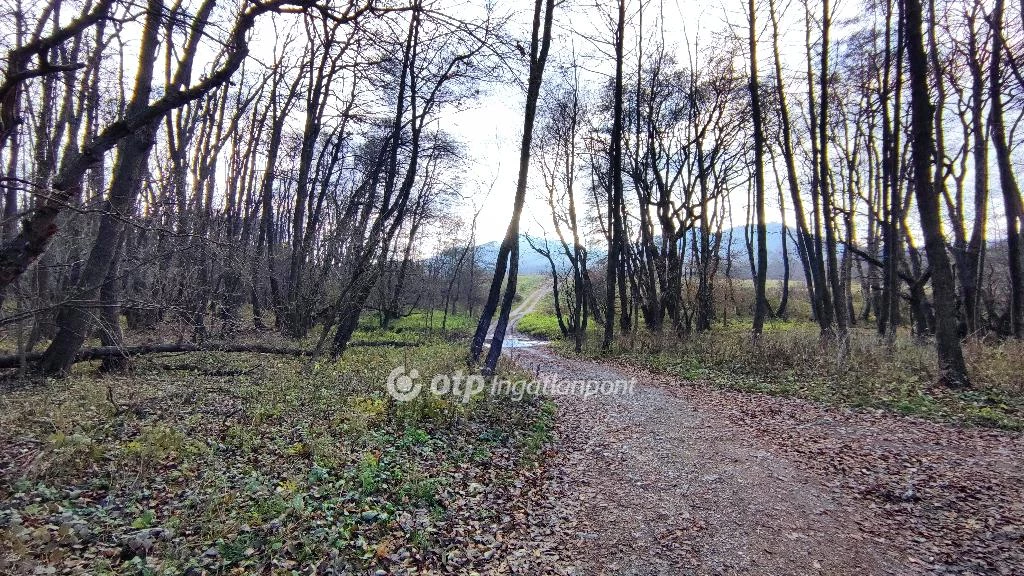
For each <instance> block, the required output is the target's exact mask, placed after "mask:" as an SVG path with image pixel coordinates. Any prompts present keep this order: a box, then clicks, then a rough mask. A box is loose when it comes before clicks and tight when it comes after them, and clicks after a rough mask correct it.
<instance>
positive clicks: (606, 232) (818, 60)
mask: <svg viewBox="0 0 1024 576" xmlns="http://www.w3.org/2000/svg"><path fill="white" fill-rule="evenodd" d="M845 8H846V9H847V11H846V12H845V13H846V14H850V13H855V16H852V17H851V16H845V17H841V15H840V14H839V13H838V12H837V10H836V7H835V6H834V5H833V3H831V2H830V1H829V0H822V1H821V2H807V1H805V2H801V3H794V2H789V3H784V2H780V1H779V0H765V1H755V0H748V1H747V2H744V3H736V4H735V5H727V6H726V7H725V12H724V13H723V14H724V16H723V18H724V19H725V20H727V21H728V22H729V25H728V26H727V27H726V29H725V30H723V31H722V32H721V33H718V34H710V35H707V34H700V33H699V31H698V33H693V32H691V33H690V34H687V33H686V31H685V30H683V31H682V33H681V32H680V30H679V28H678V27H674V26H673V25H672V24H671V23H669V22H667V21H666V19H665V18H664V17H663V16H662V15H663V14H664V13H665V12H666V10H665V7H664V6H659V5H656V4H648V3H631V2H628V1H626V0H619V1H618V2H616V3H614V5H613V6H610V7H604V6H602V7H597V8H595V9H594V10H596V12H597V13H598V14H599V15H600V17H601V22H602V24H603V25H604V28H602V29H601V31H600V33H598V34H593V33H588V34H577V35H576V36H575V37H574V38H572V42H573V46H575V45H576V44H577V43H578V44H580V45H588V44H589V45H590V46H592V47H593V48H592V53H594V54H598V55H600V57H602V58H603V61H604V63H605V64H604V68H603V70H604V72H603V74H602V75H599V79H598V80H597V81H596V82H595V81H594V80H593V78H594V74H593V73H592V72H591V71H592V70H593V69H594V68H595V65H594V63H593V62H592V61H589V60H588V61H585V62H581V61H580V57H579V56H578V54H577V52H576V51H575V49H574V50H573V51H572V52H567V51H562V56H563V57H562V62H561V64H562V65H561V67H560V69H559V71H557V72H556V73H554V74H552V75H551V77H550V78H549V79H548V83H547V85H546V90H545V93H544V97H543V98H542V102H541V112H540V115H541V120H540V123H539V127H538V130H539V137H538V140H539V145H538V146H537V149H536V151H535V152H536V153H535V155H534V157H533V163H534V165H535V166H536V168H537V170H538V171H539V172H540V175H539V176H538V177H537V178H538V179H539V180H540V185H539V186H540V188H542V191H541V192H540V197H541V199H542V201H543V202H544V203H545V204H547V206H548V207H549V209H550V210H549V212H550V213H549V215H548V216H547V217H546V220H547V222H546V226H547V230H548V231H549V232H550V233H551V234H553V235H554V236H555V237H557V239H558V241H557V242H556V243H555V248H553V249H552V248H551V247H550V246H548V247H547V248H543V247H538V250H539V251H540V252H541V253H542V254H544V255H545V256H549V257H550V252H551V250H554V251H555V253H556V254H557V255H558V257H559V259H560V260H561V261H562V262H565V264H564V265H562V266H561V268H562V270H561V272H556V273H555V274H554V280H555V294H556V300H559V302H557V307H556V312H557V314H558V316H559V325H560V326H561V327H562V330H563V332H564V334H565V335H566V336H568V337H572V338H574V339H575V343H576V348H577V350H580V349H581V347H582V343H583V340H584V335H585V334H586V331H587V325H588V322H593V323H596V324H598V325H599V326H600V329H601V332H602V333H603V335H602V347H603V348H604V349H605V350H607V349H609V348H610V347H611V346H612V345H613V342H614V339H615V336H616V334H617V333H631V332H634V331H636V330H638V329H641V328H643V329H646V330H651V331H654V332H662V331H666V332H668V333H675V334H677V335H679V336H682V337H686V335H688V334H691V333H694V332H704V331H708V330H711V329H712V326H713V324H714V322H715V321H716V320H719V319H721V320H723V321H724V320H725V318H724V317H723V316H724V315H726V312H725V310H724V306H723V305H722V300H723V297H722V295H721V294H722V292H724V290H722V289H723V288H725V287H726V286H723V285H724V284H726V285H728V286H732V283H731V281H730V279H731V278H732V277H733V276H735V275H736V270H735V267H736V266H749V277H750V278H752V280H753V291H754V295H753V299H752V300H753V301H752V304H751V306H750V309H749V315H750V317H751V319H752V335H753V338H754V340H755V341H757V340H758V338H759V337H760V335H761V333H762V331H763V329H764V325H765V321H766V319H767V318H769V317H777V318H787V317H788V316H789V315H790V312H789V310H790V308H791V306H792V303H793V302H794V300H793V299H792V298H791V295H790V292H791V285H792V288H793V292H794V294H795V293H796V288H797V287H799V288H801V290H800V292H801V294H802V295H804V296H802V297H806V299H807V302H808V304H809V308H810V314H809V316H810V318H811V319H813V321H814V322H816V323H817V325H818V326H819V328H820V331H821V334H822V339H823V342H824V343H835V344H836V345H838V346H840V348H841V349H844V348H845V347H846V346H848V342H849V334H850V331H851V330H852V328H853V327H854V326H855V325H856V324H858V323H861V324H868V325H873V326H874V329H875V330H876V331H877V333H878V335H879V337H880V338H881V339H882V340H883V341H887V342H889V343H892V342H893V341H894V339H895V337H896V334H897V331H898V330H899V329H900V327H906V326H909V327H910V329H911V331H912V332H913V334H914V335H915V336H916V337H917V338H918V339H919V340H922V341H923V340H926V339H931V338H934V340H935V343H936V346H937V352H938V357H939V361H940V369H941V374H942V380H943V381H944V382H945V383H946V384H948V385H950V386H953V387H961V386H968V385H969V379H968V375H967V369H966V366H965V362H964V359H963V353H962V350H961V340H962V339H964V338H967V337H971V338H986V337H996V338H1003V337H1013V338H1020V337H1021V335H1022V324H1021V323H1022V318H1024V316H1022V314H1024V309H1022V308H1021V303H1022V296H1024V292H1022V290H1024V285H1022V276H1021V248H1020V232H1021V217H1022V214H1024V212H1022V202H1021V194H1020V186H1019V183H1018V180H1017V176H1016V171H1017V167H1019V166H1020V151H1019V138H1016V137H1015V134H1016V132H1017V130H1016V128H1017V126H1018V125H1019V123H1020V119H1021V117H1022V115H1021V113H1022V108H1021V100H1020V99H1021V88H1022V86H1024V85H1022V79H1024V77H1022V76H1021V74H1020V70H1021V64H1022V57H1021V54H1022V52H1021V48H1022V46H1021V38H1024V35H1022V33H1021V32H1022V24H1024V21H1022V15H1024V6H1011V5H1008V4H1007V3H1006V2H1005V1H1003V0H998V1H993V2H986V1H975V0H955V1H941V0H931V1H929V2H927V3H926V4H922V2H920V1H918V0H891V1H890V0H878V1H870V2H860V3H857V5H856V6H855V7H853V10H852V11H851V10H850V7H849V6H846V7H845ZM563 17H567V16H563ZM709 36H710V38H709ZM796 38H799V39H800V40H802V43H801V44H802V46H800V47H799V48H798V49H794V46H793V44H794V39H796ZM681 59H683V60H684V61H680V60H681ZM582 78H589V79H590V81H589V84H588V81H587V80H582ZM744 196H745V201H744V200H743V199H744ZM769 202H770V203H772V204H774V206H776V207H778V212H777V214H778V215H779V217H781V219H782V238H781V241H782V255H781V257H782V259H783V268H784V275H783V279H782V286H781V297H779V298H778V299H777V300H776V299H774V298H772V299H769V297H768V294H767V290H766V286H767V278H766V272H767V270H768V267H769V261H768V253H767V245H768V240H767V237H766V230H767V224H768V222H767V218H768V217H767V213H766V205H767V204H768V203H769ZM1000 213H1002V214H1003V215H1005V218H1002V217H997V216H994V215H998V214H1000ZM733 222H739V223H741V227H742V230H743V236H744V238H742V239H739V242H740V243H741V245H742V246H743V247H744V248H745V249H741V250H734V248H733V246H734V239H733V238H732V237H731V236H732V234H733V233H734V230H735V228H734V227H733V226H731V224H732V223H733ZM744 223H745V224H744ZM509 232H510V234H512V233H513V232H514V230H513V227H510V228H509ZM592 233H596V235H597V237H598V238H603V240H602V241H600V242H598V243H597V245H598V246H600V247H606V252H605V253H604V254H599V255H597V256H596V257H595V256H592V255H588V252H587V247H588V246H590V247H591V248H593V247H594V243H588V242H586V241H585V240H583V239H584V238H586V237H587V235H588V234H592ZM510 238H511V236H509V237H507V238H506V242H509V243H510V242H511V240H510ZM744 259H746V263H744V262H743V260H744ZM552 267H553V269H554V268H555V262H554V261H553V260H552ZM798 275H802V278H798V277H797V276H798ZM716 291H717V293H718V295H717V296H716ZM770 300H771V301H770ZM744 312H747V311H744Z"/></svg>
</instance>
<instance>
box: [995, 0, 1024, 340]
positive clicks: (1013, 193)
mask: <svg viewBox="0 0 1024 576" xmlns="http://www.w3.org/2000/svg"><path fill="white" fill-rule="evenodd" d="M995 2H996V3H995V8H994V9H993V11H992V16H991V19H992V64H991V66H992V68H991V70H990V71H989V74H990V76H989V78H990V83H989V106H990V108H989V122H990V123H991V125H992V145H993V147H994V148H995V151H996V165H997V166H998V167H999V184H1000V188H1002V191H1003V205H1004V207H1005V212H1006V254H1007V258H1008V259H1009V270H1010V334H1011V335H1012V336H1013V337H1014V338H1018V339H1020V338H1022V337H1024V271H1022V269H1021V268H1022V266H1021V238H1020V236H1021V223H1022V219H1024V204H1022V202H1021V197H1020V185H1019V184H1018V183H1017V178H1016V176H1015V175H1014V172H1013V161H1012V159H1011V148H1010V144H1009V141H1008V139H1007V135H1006V125H1005V122H1004V120H1003V85H1002V76H1001V75H1002V72H1001V68H1002V59H1003V51H1004V50H1005V46H1004V42H1003V4H1004V0H995Z"/></svg>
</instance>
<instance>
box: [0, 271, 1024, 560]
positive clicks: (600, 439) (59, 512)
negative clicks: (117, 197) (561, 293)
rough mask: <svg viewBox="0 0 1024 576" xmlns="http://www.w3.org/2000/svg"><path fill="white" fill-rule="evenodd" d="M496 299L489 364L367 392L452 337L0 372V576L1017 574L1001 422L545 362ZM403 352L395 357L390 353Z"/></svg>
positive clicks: (1020, 551)
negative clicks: (546, 390)
mask: <svg viewBox="0 0 1024 576" xmlns="http://www.w3.org/2000/svg"><path fill="white" fill-rule="evenodd" d="M543 292H546V288H544V287H540V288H535V289H534V292H531V294H529V295H527V296H526V297H525V298H523V299H521V300H520V304H519V305H518V306H517V307H516V309H515V310H514V311H513V314H512V315H511V319H512V328H513V330H512V332H511V333H510V334H509V337H508V338H507V339H506V347H507V350H508V353H507V355H506V358H504V359H503V361H502V363H501V365H500V368H501V372H500V373H501V375H502V376H503V377H506V378H518V379H528V378H538V377H541V378H553V379H568V380H574V381H578V380H581V379H585V380H602V381H621V380H625V379H631V378H632V379H635V386H634V388H633V389H632V391H631V393H629V394H618V395H601V394H592V395H582V394H577V395H575V396H572V395H564V396H552V397H549V398H538V397H532V396H526V397H523V398H516V397H512V396H499V395H491V394H480V395H479V396H476V397H473V398H472V399H471V400H470V401H469V402H468V403H462V402H461V401H459V400H458V399H456V398H453V397H451V396H437V395H433V394H421V395H420V396H419V397H417V399H416V400H415V401H412V402H404V403H403V402H396V401H394V400H393V399H391V398H390V397H389V396H388V395H387V393H386V392H385V385H384V383H385V382H386V380H387V378H388V376H389V373H391V372H392V370H393V369H394V368H396V367H398V366H403V367H408V368H416V369H418V370H419V372H420V378H422V380H423V381H424V382H427V381H431V379H432V376H434V375H440V374H449V375H450V374H454V373H457V372H459V371H464V370H465V362H464V353H465V342H466V340H467V339H468V337H469V330H471V329H472V328H473V323H472V322H471V320H470V319H468V318H450V319H449V326H452V325H457V326H458V327H459V330H460V332H457V333H455V332H451V333H448V334H446V335H438V334H433V335H429V333H427V334H428V335H426V336H425V335H424V334H425V333H424V332H423V331H422V330H420V329H418V328H416V327H420V326H421V325H422V324H424V322H425V321H426V320H427V317H426V316H422V315H421V316H417V317H415V318H414V317H410V318H408V319H405V320H404V321H403V323H402V324H401V325H399V326H395V327H393V328H392V331H391V332H388V333H387V334H383V333H382V331H381V330H380V329H379V328H373V327H371V326H368V327H367V328H366V330H367V334H365V335H364V336H365V337H366V338H367V339H376V340H379V339H381V338H382V336H386V339H389V340H390V339H407V340H409V341H410V342H416V343H417V344H418V345H417V346H412V347H404V348H394V347H366V348H353V349H352V350H350V351H349V352H348V353H346V355H345V357H344V358H342V359H341V360H339V361H337V362H333V361H329V360H326V359H320V360H319V361H315V360H311V359H298V358H291V357H280V356H274V355H266V354H224V353H216V352H207V353H189V354H173V355H168V354H165V355H154V356H146V357H140V358H138V359H137V361H136V365H135V368H134V370H133V371H131V372H128V373H124V374H102V373H99V372H98V371H97V366H96V364H95V363H81V364H78V365H76V367H75V371H74V373H73V374H72V375H71V376H70V377H69V378H66V379H63V380H57V381H19V380H11V381H7V382H5V383H4V385H3V387H2V388H0V574H90V575H92V574H140V575H141V574H147V575H148V574H167V575H170V574H175V575H183V574H184V575H201V574H255V573H259V574H294V573H299V574H310V573H316V574H360V575H375V576H376V575H386V574H408V575H413V574H524V575H531V576H532V575H535V574H559V575H580V576H582V575H590V574H623V575H648V574H650V575H653V574H673V575H674V574H764V575H769V574H771V575H776V574H778V575H783V574H794V575H796V574H800V575H803V574H901V575H902V574H915V573H921V574H928V573H933V574H1024V502H1022V500H1024V498H1022V496H1021V494H1022V493H1021V488H1020V487H1021V486H1024V463H1022V461H1024V459H1022V458H1021V454H1024V435H1022V434H1021V433H1020V432H1014V431H1009V430H1000V429H996V428H987V427H981V426H977V427H971V426H967V425H964V422H960V423H958V424H957V423H950V422H943V421H939V420H936V419H934V418H933V419H929V420H925V419H922V418H916V417H907V416H901V415H898V414H893V413H892V412H886V411H882V410H877V409H869V408H854V407H850V406H836V405H832V404H828V403H826V402H820V401H816V400H813V399H798V398H792V397H787V396H785V395H768V394H762V393H758V392H753V391H750V390H726V389H722V388H720V387H717V386H713V385H709V384H708V383H707V382H705V381H702V380H700V379H697V378H687V377H681V376H680V375H678V374H676V375H668V374H665V373H664V372H662V371H658V370H655V369H648V368H646V367H643V366H638V365H636V364H629V363H628V360H626V359H617V360H615V361H609V360H597V359H580V358H567V357H565V356H563V355H561V354H560V353H559V352H558V351H557V350H558V349H559V347H558V346H556V345H545V344H543V343H541V342H538V341H536V340H530V339H529V338H526V337H524V336H523V335H522V334H519V333H518V332H516V331H515V324H516V322H517V321H518V320H519V319H521V318H523V317H524V316H525V315H527V313H528V312H529V311H530V310H531V309H534V308H536V307H537V306H538V305H539V302H540V301H541V300H542V298H540V297H535V294H536V293H543ZM403 369H404V368H403Z"/></svg>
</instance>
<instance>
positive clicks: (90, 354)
mask: <svg viewBox="0 0 1024 576" xmlns="http://www.w3.org/2000/svg"><path fill="white" fill-rule="evenodd" d="M416 345H417V344H416V343H415V342H400V341H389V340H380V341H366V342H353V343H351V344H349V346H352V347H375V348H376V347H406V346H416ZM183 352H248V353H251V354H277V355H280V356H312V355H313V351H312V350H307V349H305V348H285V347H280V346H268V345H265V344H210V345H207V346H200V345H197V344H142V345H140V346H97V347H95V348H83V349H81V350H79V352H78V354H76V355H75V362H76V363H77V362H88V361H90V360H102V359H104V358H130V357H132V356H141V355H143V354H173V353H183ZM43 354H44V353H43V352H32V353H29V354H23V355H18V354H15V355H13V356H0V369H3V368H19V367H20V366H21V365H22V362H25V363H27V364H33V363H35V362H38V361H39V360H40V359H42V357H43Z"/></svg>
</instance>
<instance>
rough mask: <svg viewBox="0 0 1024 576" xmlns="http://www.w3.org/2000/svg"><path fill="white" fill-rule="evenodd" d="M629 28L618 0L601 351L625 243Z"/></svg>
mask: <svg viewBox="0 0 1024 576" xmlns="http://www.w3.org/2000/svg"><path fill="white" fill-rule="evenodd" d="M625 28H626V2H625V0H619V1H618V19H617V24H616V29H615V90H614V94H613V96H612V97H613V99H614V102H613V103H612V107H613V111H612V114H613V116H612V133H611V142H610V147H611V150H610V152H611V158H610V162H609V166H608V169H609V172H610V173H609V178H610V179H611V187H610V188H609V192H610V195H609V197H608V226H609V232H610V234H609V241H608V267H607V269H606V273H605V309H606V312H605V323H604V337H603V338H602V340H601V350H603V351H607V350H609V349H611V346H612V342H613V340H614V338H615V321H614V319H615V284H616V280H618V273H619V266H620V262H619V258H620V255H621V251H622V245H623V243H624V242H625V238H624V234H623V226H622V204H623V194H622V98H623V83H622V56H623V45H624V42H625V35H626V34H625ZM620 313H621V314H628V311H627V310H625V309H623V310H620Z"/></svg>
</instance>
